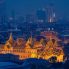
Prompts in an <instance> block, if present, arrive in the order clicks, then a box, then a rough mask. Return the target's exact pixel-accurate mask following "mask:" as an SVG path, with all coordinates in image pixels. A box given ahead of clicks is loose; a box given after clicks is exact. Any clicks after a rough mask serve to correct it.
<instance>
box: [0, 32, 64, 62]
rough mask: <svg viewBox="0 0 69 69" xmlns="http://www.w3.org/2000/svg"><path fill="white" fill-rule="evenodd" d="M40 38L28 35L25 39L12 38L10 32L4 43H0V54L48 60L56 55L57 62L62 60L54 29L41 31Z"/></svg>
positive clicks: (62, 55) (60, 48) (58, 41)
mask: <svg viewBox="0 0 69 69" xmlns="http://www.w3.org/2000/svg"><path fill="white" fill-rule="evenodd" d="M40 36H41V38H40V40H37V39H36V38H32V36H31V37H29V38H28V40H27V41H26V40H25V39H23V38H17V39H16V40H14V38H13V36H12V34H10V37H9V39H8V40H7V41H6V43H5V44H0V54H7V53H10V54H14V55H18V56H19V59H20V60H23V59H27V58H38V59H39V58H42V59H46V60H49V59H50V58H51V57H56V58H57V60H56V61H57V62H62V61H63V57H64V52H63V48H62V46H61V44H60V42H61V40H60V39H59V38H58V35H57V33H56V32H54V31H44V32H41V35H40Z"/></svg>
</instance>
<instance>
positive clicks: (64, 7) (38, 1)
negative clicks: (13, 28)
mask: <svg viewBox="0 0 69 69" xmlns="http://www.w3.org/2000/svg"><path fill="white" fill-rule="evenodd" d="M6 3H7V13H9V15H10V14H11V11H12V10H14V11H15V12H16V15H26V14H28V13H34V12H35V11H36V10H38V9H39V8H46V7H47V6H48V5H49V4H51V3H52V4H53V5H54V8H55V11H56V12H57V15H58V16H61V17H63V18H66V19H68V18H69V0H6Z"/></svg>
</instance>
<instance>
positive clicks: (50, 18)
mask: <svg viewBox="0 0 69 69" xmlns="http://www.w3.org/2000/svg"><path fill="white" fill-rule="evenodd" d="M47 17H48V18H47V19H48V22H50V23H52V22H56V13H55V10H54V5H53V4H50V5H48V7H47Z"/></svg>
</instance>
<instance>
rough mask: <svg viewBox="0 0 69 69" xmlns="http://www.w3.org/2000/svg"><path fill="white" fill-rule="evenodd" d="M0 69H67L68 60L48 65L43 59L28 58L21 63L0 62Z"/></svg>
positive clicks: (68, 67)
mask: <svg viewBox="0 0 69 69" xmlns="http://www.w3.org/2000/svg"><path fill="white" fill-rule="evenodd" d="M0 69H69V60H68V61H66V62H64V63H49V62H48V61H46V60H43V59H34V58H29V59H26V60H23V61H16V62H15V61H14V62H13V61H5V62H4V61H3V62H2V61H1V62H0Z"/></svg>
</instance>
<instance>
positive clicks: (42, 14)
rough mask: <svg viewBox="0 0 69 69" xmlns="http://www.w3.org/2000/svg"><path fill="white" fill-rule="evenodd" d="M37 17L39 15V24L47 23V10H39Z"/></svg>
mask: <svg viewBox="0 0 69 69" xmlns="http://www.w3.org/2000/svg"><path fill="white" fill-rule="evenodd" d="M36 15H37V22H38V23H44V22H46V11H45V8H43V9H39V10H38V11H37V12H36Z"/></svg>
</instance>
